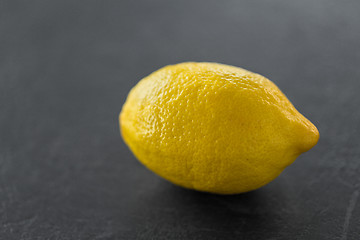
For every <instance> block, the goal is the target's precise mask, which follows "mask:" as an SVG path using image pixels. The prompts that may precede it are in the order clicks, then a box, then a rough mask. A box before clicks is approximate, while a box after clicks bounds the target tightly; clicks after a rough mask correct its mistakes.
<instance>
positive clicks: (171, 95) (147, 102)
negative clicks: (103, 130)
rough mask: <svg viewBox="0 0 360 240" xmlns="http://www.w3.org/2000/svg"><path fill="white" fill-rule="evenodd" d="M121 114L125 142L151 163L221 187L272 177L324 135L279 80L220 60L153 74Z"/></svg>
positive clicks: (239, 188)
mask: <svg viewBox="0 0 360 240" xmlns="http://www.w3.org/2000/svg"><path fill="white" fill-rule="evenodd" d="M119 120H120V128H121V133H122V136H123V139H124V141H125V142H126V143H127V145H128V146H129V148H130V149H131V150H132V152H133V153H134V155H135V156H136V157H137V158H138V159H139V160H140V162H142V163H143V164H144V165H145V166H146V167H148V168H149V169H150V170H152V171H153V172H155V173H156V174H158V175H160V176H161V177H163V178H165V179H167V180H168V181H170V182H172V183H174V184H176V185H180V186H182V187H185V188H190V189H195V190H199V191H206V192H211V193H218V194H236V193H242V192H247V191H251V190H254V189H257V188H259V187H261V186H263V185H265V184H267V183H269V182H270V181H272V180H273V179H275V178H276V177H277V176H278V175H279V174H280V173H281V172H282V171H283V170H284V168H285V167H287V166H288V165H289V164H291V163H292V162H293V161H294V160H295V159H296V158H297V157H298V156H299V155H300V154H301V153H303V152H305V151H308V150H309V149H311V148H312V147H313V146H314V145H316V143H317V141H318V139H319V132H318V130H317V129H316V127H315V126H314V125H313V124H312V123H311V122H310V121H309V120H307V119H306V118H305V117H304V116H303V115H301V114H300V113H299V112H298V111H297V110H296V109H295V108H294V106H293V105H292V104H291V103H290V101H289V100H288V99H287V98H286V96H285V95H284V94H283V93H282V92H281V91H280V90H279V88H278V87H277V86H276V85H275V84H274V83H272V82H271V81H270V80H268V79H267V78H265V77H263V76H261V75H259V74H256V73H253V72H250V71H247V70H245V69H242V68H238V67H233V66H228V65H224V64H218V63H206V62H204V63H195V62H188V63H180V64H176V65H170V66H166V67H163V68H161V69H160V70H158V71H156V72H154V73H152V74H151V75H149V76H147V77H145V78H144V79H142V80H141V81H140V82H139V83H138V84H137V85H136V86H135V87H134V88H133V89H132V90H131V91H130V93H129V95H128V97H127V100H126V102H125V104H124V106H123V108H122V111H121V113H120V118H119Z"/></svg>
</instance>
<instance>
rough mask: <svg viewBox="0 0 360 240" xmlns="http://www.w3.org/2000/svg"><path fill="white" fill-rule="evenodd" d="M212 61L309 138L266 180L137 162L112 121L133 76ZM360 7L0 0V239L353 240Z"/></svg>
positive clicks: (358, 227)
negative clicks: (192, 187) (194, 184)
mask: <svg viewBox="0 0 360 240" xmlns="http://www.w3.org/2000/svg"><path fill="white" fill-rule="evenodd" d="M190 60H191V61H215V62H221V63H226V64H231V65H235V66H241V67H244V68H247V69H249V70H252V71H255V72H258V73H261V74H263V75H265V76H267V77H268V78H270V79H271V80H273V81H274V82H275V83H276V84H277V85H278V86H279V87H280V88H281V89H282V90H283V91H284V92H285V93H286V95H287V96H288V97H289V99H290V100H291V101H292V102H293V103H294V105H295V106H296V107H297V108H298V110H299V111H300V112H301V113H303V114H304V115H305V116H306V117H308V118H309V119H310V120H311V121H312V122H313V123H314V124H315V125H316V126H317V127H318V129H319V131H320V135H321V137H320V141H319V143H318V145H317V146H316V147H315V148H313V149H312V150H311V151H309V152H308V153H306V154H303V155H302V156H300V157H299V158H298V160H297V161H296V162H295V163H294V164H293V165H291V166H290V167H288V168H287V169H286V170H285V171H284V172H283V174H282V175H281V176H280V177H279V178H277V179H276V180H275V181H273V182H272V183H270V184H269V185H267V186H265V187H263V188H261V189H259V190H257V191H254V192H250V193H246V194H241V195H236V196H218V195H210V194H205V193H198V192H194V191H189V190H184V189H181V188H178V187H175V186H173V185H172V184H170V183H168V182H166V181H164V180H162V179H160V178H159V177H157V176H155V175H154V174H153V173H151V172H149V171H148V170H146V169H145V168H144V167H143V166H142V165H141V164H140V163H138V162H137V160H136V159H135V158H134V157H133V155H132V154H131V152H130V151H129V150H128V148H127V147H126V146H125V144H124V143H123V141H122V139H121V137H120V134H119V127H118V122H117V117H118V113H119V112H120V110H121V107H122V104H123V103H124V101H125V98H126V95H127V93H128V92H129V90H130V89H131V87H133V86H134V85H135V84H136V83H137V82H138V81H139V80H140V79H141V78H142V77H144V76H146V75H148V74H149V73H151V72H152V71H154V70H156V69H158V68H160V67H162V66H164V65H167V64H173V63H178V62H182V61H190ZM359 92H360V1H357V0H353V1H350V0H349V1H336V0H316V1H315V0H302V1H289V0H281V1H280V0H275V1H235V0H233V1H218V0H217V1H215V0H212V1H209V0H203V1H196V0H195V1H166V0H163V1H146V0H142V1H100V0H96V1H90V0H87V1H85V0H84V1H73V0H71V1H70V0H69V1H64V0H59V1H45V0H44V1H35V0H32V1H14V0H11V1H10V0H9V1H0V126H1V127H0V239H4V240H5V239H6V240H7V239H16V240H19V239H22V240H25V239H61V240H62V239H97V240H105V239H206V240H211V239H246V240H248V239H254V240H255V239H256V240H258V239H273V240H275V239H284V240H288V239H304V240H308V239H339V240H345V239H348V240H349V239H354V240H355V239H356V240H357V239H360V237H359V236H360V202H359V198H360V197H359V191H360V184H359V183H360V147H359V143H360V137H359V123H360V110H359V104H360V95H359Z"/></svg>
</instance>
